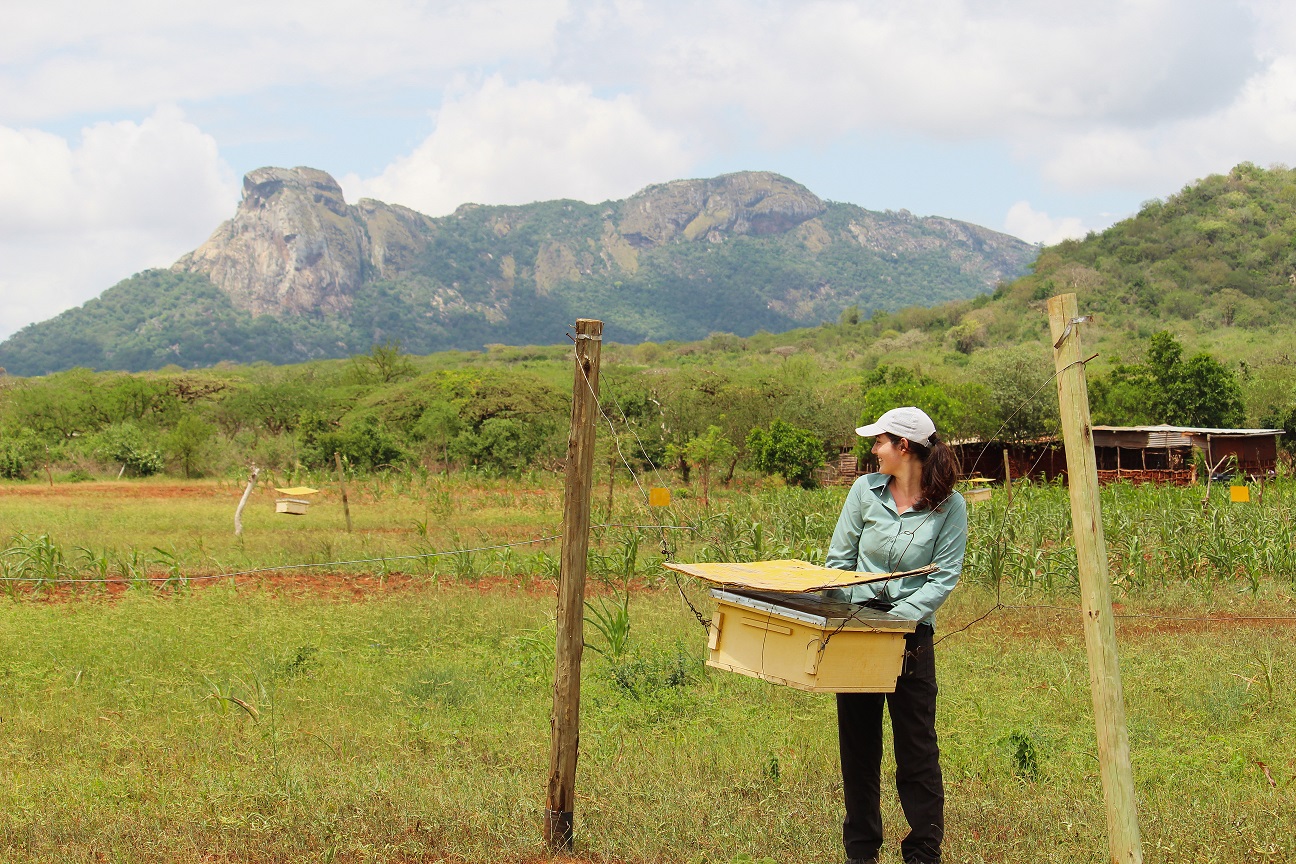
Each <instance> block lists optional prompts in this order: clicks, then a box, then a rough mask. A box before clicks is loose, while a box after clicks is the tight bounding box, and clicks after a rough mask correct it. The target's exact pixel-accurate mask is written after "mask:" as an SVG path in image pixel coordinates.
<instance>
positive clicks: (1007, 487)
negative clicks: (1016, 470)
mask: <svg viewBox="0 0 1296 864" xmlns="http://www.w3.org/2000/svg"><path fill="white" fill-rule="evenodd" d="M1003 457H1004V491H1005V492H1007V493H1008V503H1009V504H1011V503H1012V464H1011V463H1009V461H1008V445H1006V444H1005V445H1004V449H1003Z"/></svg>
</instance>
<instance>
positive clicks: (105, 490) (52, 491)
mask: <svg viewBox="0 0 1296 864" xmlns="http://www.w3.org/2000/svg"><path fill="white" fill-rule="evenodd" d="M242 494H243V490H241V489H233V490H231V489H228V488H221V487H220V486H213V485H211V484H201V485H200V484H187V485H181V484H170V483H169V484H166V485H160V484H159V485H154V484H152V483H133V482H128V481H125V480H121V481H100V482H95V483H77V484H75V485H68V484H60V485H58V486H35V485H30V486H26V485H25V486H5V487H3V488H2V489H0V496H5V497H14V498H162V499H169V498H213V497H218V498H228V497H231V496H232V497H234V498H237V497H238V496H239V495H242Z"/></svg>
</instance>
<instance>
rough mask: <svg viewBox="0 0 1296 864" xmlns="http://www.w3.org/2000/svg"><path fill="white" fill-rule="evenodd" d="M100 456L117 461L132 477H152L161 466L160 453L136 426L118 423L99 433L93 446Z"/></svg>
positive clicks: (160, 469)
mask: <svg viewBox="0 0 1296 864" xmlns="http://www.w3.org/2000/svg"><path fill="white" fill-rule="evenodd" d="M95 450H96V452H97V453H98V454H99V456H100V458H102V459H106V460H107V461H109V462H117V463H119V464H120V465H122V467H123V468H124V470H125V471H126V473H128V474H130V475H132V476H134V477H152V476H153V475H154V474H160V473H161V472H162V468H163V465H164V463H163V461H162V454H161V453H159V452H158V450H157V448H156V447H155V446H154V445H153V442H152V441H151V440H149V437H148V436H147V435H145V433H144V431H143V430H142V429H140V428H139V427H138V426H134V425H132V424H130V423H118V424H116V425H114V426H109V427H108V428H107V429H104V430H103V431H102V432H100V433H99V436H98V446H97V447H96V448H95Z"/></svg>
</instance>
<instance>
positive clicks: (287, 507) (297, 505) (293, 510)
mask: <svg viewBox="0 0 1296 864" xmlns="http://www.w3.org/2000/svg"><path fill="white" fill-rule="evenodd" d="M308 506H310V502H309V501H304V500H302V499H300V498H279V499H277V500H276V501H275V512H276V513H287V514H288V515H289V516H305V515H306V508H307V507H308Z"/></svg>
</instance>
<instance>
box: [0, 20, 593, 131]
mask: <svg viewBox="0 0 1296 864" xmlns="http://www.w3.org/2000/svg"><path fill="white" fill-rule="evenodd" d="M566 13H567V2H566V0H472V2H436V3H424V2H416V0H371V2H367V3H364V4H360V3H347V2H307V0H276V2H274V3H264V2H260V0H227V2H222V3H193V2H182V3H176V2H163V0H122V2H114V3H108V4H95V3H85V2H81V0H44V2H41V3H38V4H28V5H27V6H25V7H24V8H23V10H22V13H21V14H12V15H9V16H6V20H5V27H4V28H0V57H4V58H5V64H4V66H0V120H2V121H4V122H9V123H15V122H18V123H29V122H39V121H41V120H45V119H48V118H58V117H63V116H67V115H70V114H78V113H85V112H96V113H103V112H107V113H112V114H119V113H121V112H124V111H129V110H138V109H148V108H150V107H151V106H153V105H157V104H159V103H164V102H180V101H183V100H189V99H209V98H219V97H224V96H231V95H241V94H246V93H251V92H257V91H262V90H266V89H269V88H275V87H285V86H295V85H309V86H326V87H331V88H338V89H341V90H348V89H349V90H356V89H361V88H364V87H365V86H366V85H370V84H373V83H374V82H382V84H383V85H385V86H396V87H401V86H405V87H426V86H427V84H428V76H429V75H433V76H435V75H438V74H439V75H441V76H443V78H448V77H449V76H451V75H453V74H454V72H455V71H456V70H460V69H463V68H465V67H466V68H473V67H478V66H489V65H494V64H498V63H523V64H537V63H543V62H545V61H546V60H547V59H548V57H549V52H550V51H551V50H552V47H553V46H552V34H553V30H554V28H555V26H556V25H557V23H558V21H559V20H560V19H561V18H562V16H563V15H565V14H566Z"/></svg>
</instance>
